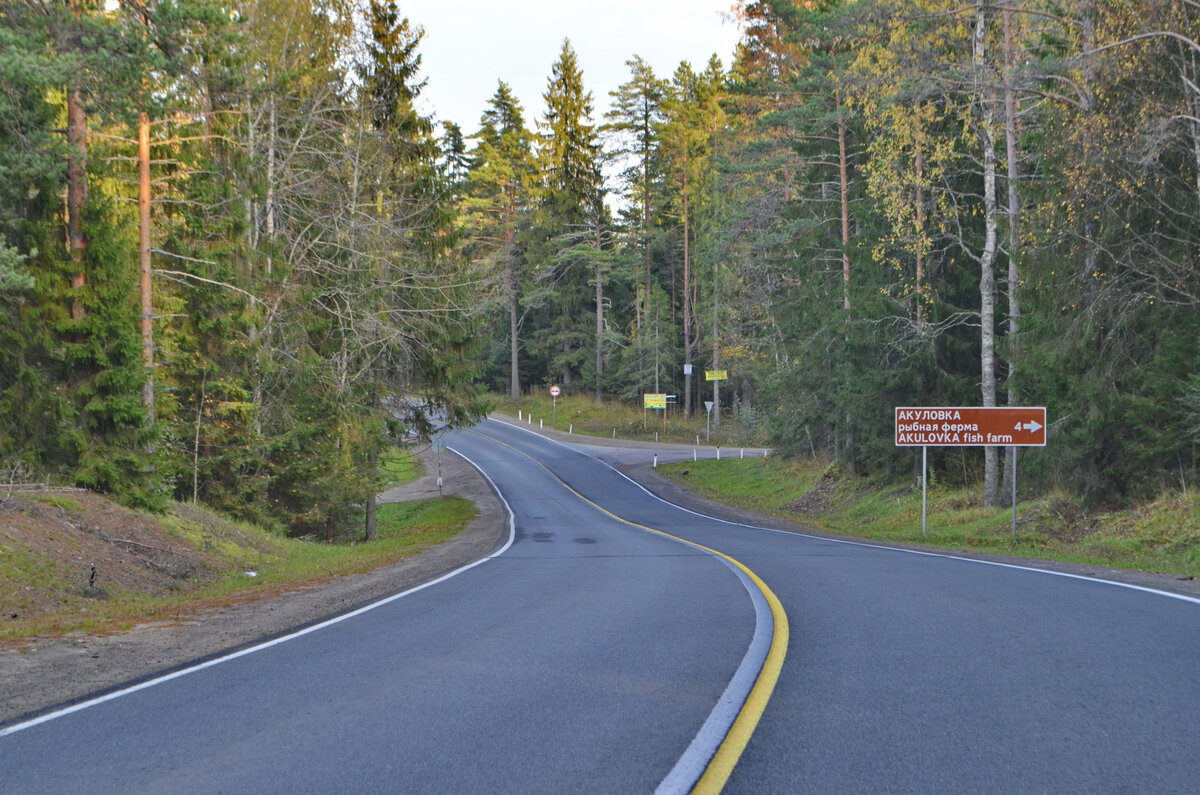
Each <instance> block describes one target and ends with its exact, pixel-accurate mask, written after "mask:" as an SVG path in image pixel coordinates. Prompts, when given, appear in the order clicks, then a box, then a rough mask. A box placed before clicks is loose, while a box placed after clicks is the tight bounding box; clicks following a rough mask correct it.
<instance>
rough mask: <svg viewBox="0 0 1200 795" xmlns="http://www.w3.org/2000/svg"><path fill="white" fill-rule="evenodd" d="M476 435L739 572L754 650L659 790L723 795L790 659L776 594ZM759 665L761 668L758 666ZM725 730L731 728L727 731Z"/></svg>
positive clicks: (736, 564) (744, 572) (736, 565)
mask: <svg viewBox="0 0 1200 795" xmlns="http://www.w3.org/2000/svg"><path fill="white" fill-rule="evenodd" d="M471 433H474V434H475V435H477V436H481V437H483V438H484V439H488V440H490V441H492V442H495V443H496V444H498V445H501V446H503V447H507V448H508V449H510V450H512V451H513V452H515V453H518V454H520V455H522V456H525V457H526V458H528V459H529V460H530V461H532V462H533V463H535V464H537V465H538V466H540V467H541V468H542V469H544V470H546V472H547V473H548V474H549V475H550V477H552V478H554V479H555V480H556V481H558V483H559V484H560V485H561V486H562V487H563V488H565V489H566V490H567V491H569V492H571V493H572V494H574V495H575V496H576V497H578V498H579V499H580V500H582V501H583V502H586V503H587V504H588V505H590V506H592V507H593V508H595V509H596V510H598V511H600V512H601V513H603V514H604V515H605V516H608V517H609V518H611V519H615V520H616V521H618V522H621V523H622V524H627V525H629V526H630V527H636V528H638V529H640V530H645V531H646V532H649V533H654V534H655V535H659V536H663V537H664V538H669V539H671V540H672V541H677V542H679V543H681V544H686V545H687V546H690V547H692V548H694V549H699V550H703V551H704V552H707V553H708V554H710V555H713V556H714V557H716V558H717V559H719V560H721V561H722V562H724V563H725V565H727V566H730V567H731V568H732V569H733V570H734V573H735V574H738V577H739V579H741V580H742V584H743V586H745V587H746V590H747V592H749V593H750V595H751V600H752V601H754V602H755V616H756V627H755V639H754V640H752V641H751V644H750V648H749V649H748V650H747V652H746V655H745V656H744V657H743V658H742V662H741V664H740V665H739V666H738V669H737V671H736V672H735V673H734V676H733V679H731V680H730V683H729V686H728V687H726V689H725V693H723V694H722V695H721V698H720V699H718V700H717V705H716V706H715V707H714V708H713V711H712V712H711V713H709V716H708V719H707V720H705V722H704V725H703V726H701V727H700V730H699V731H698V732H697V733H696V736H695V738H694V739H693V740H692V742H691V744H690V745H689V746H688V748H687V750H686V751H684V754H683V756H681V757H680V758H679V760H678V761H677V762H676V763H675V766H674V767H673V768H672V769H671V771H670V772H669V773H668V774H667V776H666V778H664V779H663V780H662V782H661V783H660V784H659V786H658V788H657V789H656V793H663V794H664V795H665V793H676V792H689V791H690V792H693V793H716V792H720V791H721V789H722V788H723V787H724V786H725V782H726V781H728V780H729V776H730V775H731V774H732V773H733V769H734V767H736V766H737V763H738V760H739V759H740V758H741V756H742V752H743V751H744V750H745V749H746V744H747V743H748V742H750V737H751V736H752V735H753V734H754V730H755V729H756V728H757V727H758V722H759V720H760V719H761V718H762V714H763V711H764V710H766V708H767V702H769V701H770V700H771V693H772V692H773V691H774V690H775V684H776V683H777V682H778V681H779V674H780V671H782V669H783V661H784V658H785V657H786V656H787V645H788V636H789V630H788V620H787V612H786V611H784V609H783V604H782V603H780V601H779V598H778V597H777V596H775V594H774V592H773V591H771V589H770V588H769V587H767V584H766V583H765V582H763V581H762V579H761V578H760V577H759V576H758V575H757V574H755V573H754V572H753V571H751V569H750V568H749V567H747V566H746V565H745V564H744V563H742V562H741V561H739V560H737V559H735V558H733V557H730V556H729V555H726V554H725V553H724V552H719V551H717V550H715V549H712V548H711V547H706V546H704V545H703V544H697V543H696V542H695V541H689V540H687V539H686V538H680V537H679V536H676V535H672V534H671V533H667V532H665V531H663V530H658V529H656V528H653V527H648V526H646V525H644V524H639V523H638V522H634V521H631V520H629V519H625V518H624V517H621V516H618V515H617V514H615V513H613V512H612V511H610V510H608V509H607V508H605V507H604V506H602V505H600V504H598V503H596V502H593V501H592V500H590V499H588V498H587V497H585V496H584V495H582V494H580V493H579V492H578V491H576V490H575V489H574V488H572V487H571V486H570V485H568V484H567V482H566V481H564V480H563V479H562V478H560V477H559V476H558V475H557V474H556V473H555V472H554V471H553V470H551V469H550V468H549V467H548V466H546V465H545V464H543V463H542V462H541V461H538V460H537V459H536V458H534V457H533V456H531V455H529V454H528V453H525V452H524V451H522V450H519V449H517V448H516V447H513V446H512V445H510V444H507V443H505V442H502V441H500V440H499V439H497V438H495V437H493V436H488V435H487V434H484V433H480V432H479V431H471ZM568 449H569V448H568ZM599 463H603V462H599ZM630 482H632V481H630ZM667 504H668V505H670V504H671V503H667ZM675 507H678V506H675ZM747 581H749V583H751V584H753V586H754V590H752V589H751V588H750V587H749V585H747ZM755 590H757V591H758V595H759V597H760V598H761V602H760V601H758V600H757V599H755ZM763 605H765V606H766V607H767V608H768V609H769V611H770V619H771V633H770V642H769V645H768V648H767V650H766V653H765V655H763V654H761V646H762V645H767V644H766V626H765V622H763V621H759V620H758V617H759V616H762V615H763V611H762V606H763ZM756 652H758V653H756ZM760 660H761V662H759V661H760ZM755 668H757V674H755V673H754V669H755ZM751 677H753V684H751V683H750V681H749V679H750V678H751ZM743 693H744V694H745V695H744V696H743V695H742V694H743ZM739 704H740V706H739ZM734 707H737V710H736V713H734V712H733V708H734ZM726 726H727V727H728V728H725V727H726Z"/></svg>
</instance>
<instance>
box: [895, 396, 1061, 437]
mask: <svg viewBox="0 0 1200 795" xmlns="http://www.w3.org/2000/svg"><path fill="white" fill-rule="evenodd" d="M896 446H897V447H1045V446H1046V409H1045V408H1044V407H1028V408H1027V407H1015V406H1001V407H995V408H992V407H983V406H973V407H947V408H942V407H912V408H908V407H906V408H897V409H896Z"/></svg>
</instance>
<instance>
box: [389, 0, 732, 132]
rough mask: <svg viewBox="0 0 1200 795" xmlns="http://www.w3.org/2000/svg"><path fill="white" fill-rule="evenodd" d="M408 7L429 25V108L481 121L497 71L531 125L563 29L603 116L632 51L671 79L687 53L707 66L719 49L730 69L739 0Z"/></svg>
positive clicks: (477, 1) (473, 123) (487, 1)
mask: <svg viewBox="0 0 1200 795" xmlns="http://www.w3.org/2000/svg"><path fill="white" fill-rule="evenodd" d="M397 5H398V6H399V8H400V13H401V14H403V15H404V16H406V17H408V19H409V20H410V21H411V22H413V23H414V24H417V25H420V26H422V27H423V28H424V29H425V38H424V39H423V40H422V42H421V45H420V47H419V52H420V53H421V58H422V60H421V67H422V68H421V73H422V75H423V76H424V77H425V78H427V79H428V81H429V82H428V85H427V86H426V87H425V90H424V91H423V92H422V94H421V100H422V104H421V110H422V111H423V112H425V113H432V114H434V115H435V116H436V117H437V119H438V121H447V120H448V121H454V122H457V123H458V124H460V125H462V128H463V132H464V133H465V134H467V135H470V134H471V133H473V132H476V131H477V129H478V127H479V117H480V114H482V113H483V109H484V107H485V106H486V104H487V101H488V100H489V99H490V98H491V97H492V95H493V94H495V93H496V83H497V80H503V81H504V82H506V83H508V84H509V85H510V86H511V87H512V89H513V92H514V93H515V94H516V96H517V98H518V99H520V101H521V105H522V107H524V109H525V121H526V123H528V125H529V126H530V128H531V129H532V128H533V126H534V121H535V120H536V119H539V118H541V115H542V112H543V110H544V103H543V102H542V93H543V92H544V91H545V89H546V81H547V80H548V79H549V77H550V67H551V66H552V65H553V64H554V62H555V60H557V58H558V53H559V50H560V49H561V48H562V41H563V39H564V38H569V39H570V40H571V46H572V47H574V49H575V52H576V54H577V55H578V57H579V66H580V68H581V69H582V70H583V81H584V87H585V88H586V89H587V90H589V91H591V92H592V100H593V102H594V106H595V120H596V121H600V119H601V117H602V116H603V114H604V111H605V110H607V109H608V106H609V96H608V93H609V92H610V91H612V90H614V89H616V87H617V86H619V85H620V84H621V83H624V82H625V81H626V80H628V79H629V67H628V66H626V65H625V61H627V60H629V59H630V58H631V57H632V56H633V55H634V54H637V55H640V56H641V57H642V59H643V60H645V61H646V62H647V63H649V64H650V65H651V66H652V67H653V68H654V72H655V74H656V75H658V76H659V77H661V78H669V77H670V76H671V74H672V73H673V72H674V71H675V67H677V66H678V65H679V62H680V61H683V60H686V61H689V62H690V63H691V64H692V66H693V67H694V68H695V69H696V70H697V71H699V70H701V69H703V68H704V65H705V64H706V63H707V62H708V59H709V57H710V56H712V55H713V54H714V53H715V54H716V55H717V57H719V58H720V59H721V63H722V64H724V65H725V67H726V68H728V67H729V65H730V62H731V60H732V56H733V52H734V47H735V46H736V44H737V40H738V31H737V25H736V24H735V23H734V22H733V21H732V20H729V19H727V17H728V9H729V8H730V6H732V5H733V0H593V2H579V0H558V2H547V0H397Z"/></svg>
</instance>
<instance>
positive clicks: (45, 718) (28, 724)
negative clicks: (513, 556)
mask: <svg viewBox="0 0 1200 795" xmlns="http://www.w3.org/2000/svg"><path fill="white" fill-rule="evenodd" d="M447 449H448V450H450V451H451V452H452V453H454V454H455V455H457V456H459V457H460V458H462V459H463V460H464V461H466V462H467V463H468V464H470V465H471V466H473V467H475V469H476V470H478V472H479V474H481V475H483V477H484V478H485V479H486V480H487V482H488V483H489V484H491V487H492V489H493V491H495V492H496V495H497V496H498V497H499V498H500V501H501V502H503V503H504V508H505V510H507V511H508V540H507V541H506V542H505V543H504V546H503V547H501V548H500V549H498V550H496V551H495V552H493V553H491V554H489V555H486V556H484V557H482V558H479V559H478V560H476V561H473V562H471V563H468V564H466V565H465V566H460V567H459V568H457V569H455V570H453V571H449V572H446V573H445V574H443V575H441V576H440V577H438V578H436V579H433V580H430V581H429V582H426V583H422V584H421V585H418V586H416V587H414V588H409V589H408V590H406V591H401V592H400V593H396V594H392V595H391V596H389V597H386V598H384V599H380V600H379V601H377V602H372V603H370V604H367V605H363V606H362V607H359V608H357V609H355V610H351V611H350V612H349V613H342V614H341V615H338V616H334V617H333V618H330V619H326V620H325V621H322V622H320V623H318V624H313V625H312V626H308V627H305V628H304V629H301V630H297V631H296V632H292V633H290V634H287V635H282V636H280V637H278V638H273V639H271V640H269V641H266V642H265V643H259V644H257V645H254V646H249V647H247V648H245V649H240V650H238V651H235V652H233V653H231V654H226V655H224V656H221V657H216V658H214V659H211V660H206V661H205V662H202V663H200V664H199V665H193V666H191V667H189V668H182V669H180V670H178V671H172V672H171V673H169V674H166V675H165V676H159V677H156V678H154V679H148V680H146V681H144V682H139V683H138V684H136V685H132V686H130V687H126V688H123V689H121V690H115V691H113V692H111V693H106V694H104V695H102V696H98V697H96V698H92V699H88V700H87V701H81V702H79V703H78V704H72V705H71V706H69V707H64V708H62V709H60V710H56V711H54V712H50V713H47V714H45V715H40V716H38V717H36V718H32V719H30V720H27V721H25V722H23V723H16V724H13V725H12V726H8V727H5V728H0V737H7V736H8V735H10V734H16V733H17V732H19V731H24V730H25V729H32V728H33V727H34V726H40V725H41V724H43V723H49V722H50V721H52V720H56V719H58V718H62V717H65V716H67V715H70V714H72V713H75V712H80V711H82V710H85V709H88V708H89V707H95V706H98V705H100V704H103V703H105V702H106V701H113V700H115V699H118V698H121V697H122V696H128V695H130V694H132V693H136V692H138V691H139V690H146V689H147V688H151V687H154V686H155V685H161V684H164V683H166V682H170V681H171V680H172V679H179V678H180V677H184V676H187V675H188V674H194V673H196V672H197V671H203V670H204V669H205V668H212V667H213V666H215V665H220V664H221V663H226V662H229V661H230V660H236V659H237V658H239V657H245V656H246V655H248V654H253V653H254V652H258V651H263V650H264V649H269V648H271V647H273V646H278V645H280V644H281V643H286V642H287V641H289V640H295V639H296V638H299V637H303V636H304V635H307V634H309V633H311V632H316V631H317V630H320V629H325V628H326V627H330V626H333V625H334V624H339V623H341V622H343V621H347V620H349V619H351V618H355V617H356V616H360V615H362V614H363V613H366V612H369V611H371V610H374V609H376V608H377V607H383V606H384V605H386V604H391V603H392V602H395V601H396V600H397V599H403V598H404V597H406V596H409V595H411V594H414V593H417V592H418V591H423V590H425V589H426V588H431V587H433V586H434V585H437V584H439V583H442V582H445V581H446V580H448V579H450V578H451V577H457V576H458V575H459V574H462V573H463V572H465V571H467V570H469V569H473V568H475V567H476V566H480V565H482V564H484V563H487V562H488V561H489V560H492V559H493V558H496V557H499V556H500V555H503V554H504V553H505V552H506V551H507V550H508V548H509V547H511V546H512V544H513V541H514V540H515V538H516V516H515V515H514V514H513V510H512V507H511V506H509V504H508V500H506V499H504V495H503V494H501V493H500V490H499V489H498V488H496V484H495V483H494V482H493V481H492V479H491V478H489V477H488V476H487V473H486V472H484V471H483V470H482V469H480V468H479V466H478V465H477V464H476V463H475V462H474V461H472V460H471V459H469V458H467V457H466V456H465V455H463V454H462V453H460V452H458V451H457V450H454V449H453V448H447Z"/></svg>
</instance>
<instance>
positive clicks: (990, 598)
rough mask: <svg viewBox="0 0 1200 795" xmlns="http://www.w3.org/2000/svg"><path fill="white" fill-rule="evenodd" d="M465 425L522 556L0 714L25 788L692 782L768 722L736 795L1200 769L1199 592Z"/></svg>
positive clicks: (645, 788) (576, 788)
mask: <svg viewBox="0 0 1200 795" xmlns="http://www.w3.org/2000/svg"><path fill="white" fill-rule="evenodd" d="M446 442H447V444H448V446H449V447H451V448H452V449H454V450H456V451H458V452H460V453H461V454H462V455H464V456H465V457H467V458H468V459H469V460H471V461H472V462H474V463H475V464H476V465H477V466H478V467H479V468H480V469H481V470H482V471H483V472H485V473H486V474H487V475H488V476H489V477H490V478H491V479H492V481H493V482H494V483H495V485H496V487H497V488H498V490H499V491H500V493H501V494H502V495H503V496H504V498H505V499H506V501H507V503H508V505H509V506H511V511H512V517H513V537H512V541H511V544H510V545H508V546H506V547H504V548H503V549H501V550H498V551H497V553H496V554H494V555H492V556H490V557H489V558H487V559H485V560H484V561H482V562H481V563H480V564H479V565H475V566H473V567H471V568H469V569H467V570H465V571H461V572H460V573H457V574H455V575H454V576H450V577H447V578H445V579H443V580H441V581H438V582H435V583H432V584H429V585H428V586H426V587H423V588H421V589H419V590H416V591H413V592H408V593H406V594H404V595H400V596H398V597H397V598H394V599H392V600H390V601H388V602H386V603H383V604H379V605H378V606H375V607H373V608H371V609H368V610H365V611H363V612H360V613H358V614H356V615H353V616H349V617H346V618H345V619H344V620H339V621H337V622H334V623H331V624H329V625H327V626H320V627H315V628H310V629H309V631H306V632H305V633H304V634H301V635H298V636H296V637H290V638H283V639H278V640H277V641H276V642H273V643H272V644H270V645H268V646H266V647H264V648H260V649H247V650H244V652H243V653H240V654H239V655H238V656H235V657H232V658H229V659H222V660H214V661H210V663H209V664H207V665H206V666H204V667H202V668H200V669H197V670H183V671H179V672H176V674H175V675H174V676H173V678H170V679H168V680H166V681H156V682H150V683H144V684H145V686H143V687H140V688H139V689H134V690H132V691H131V692H127V693H123V694H112V695H111V696H110V697H107V698H106V699H104V700H102V701H99V702H98V703H94V704H91V705H88V706H86V707H83V708H79V707H80V706H82V705H77V706H76V707H75V708H72V709H71V710H70V711H67V712H65V713H64V714H62V715H60V716H57V717H51V716H45V717H44V718H43V719H40V720H39V721H37V722H34V723H32V724H23V725H17V726H10V727H8V728H6V729H3V730H0V791H3V792H64V791H88V792H139V791H141V792H184V791H186V792H196V791H239V792H240V791H256V792H258V791H261V792H297V791H304V792H327V791H349V790H355V791H366V792H396V791H404V792H564V791H569V792H651V791H654V790H655V788H657V787H661V788H662V789H663V791H673V790H677V789H680V788H683V789H686V787H687V786H690V782H691V781H692V780H694V778H695V777H696V776H699V775H701V774H707V775H709V776H710V778H709V779H706V780H708V781H711V780H713V779H712V778H711V776H713V775H714V766H713V765H710V764H709V757H710V756H711V754H712V752H713V751H714V750H715V749H716V747H717V746H718V745H720V743H721V741H722V740H724V739H726V732H727V731H728V730H729V727H730V726H731V725H732V726H734V732H735V733H736V732H737V731H738V727H739V726H740V727H742V728H744V727H745V726H746V725H747V722H749V723H750V724H753V725H752V728H753V733H752V734H750V735H748V736H747V737H746V738H744V739H748V742H747V744H746V745H745V749H744V751H742V752H741V753H740V757H737V758H735V759H734V760H733V761H735V762H736V766H733V765H729V769H727V770H724V771H717V773H719V775H720V778H721V780H723V777H724V775H726V774H729V778H728V781H727V784H726V791H728V792H760V793H761V792H781V793H783V792H845V791H863V790H889V791H920V792H962V791H968V790H971V791H979V790H985V791H1012V792H1018V791H1020V792H1024V791H1030V790H1037V791H1085V790H1087V791H1115V790H1137V791H1143V792H1145V791H1155V792H1167V791H1184V790H1187V791H1192V790H1193V789H1194V786H1195V782H1196V781H1198V780H1200V740H1197V739H1196V734H1195V731H1194V725H1193V722H1194V716H1195V715H1196V714H1197V708H1198V707H1200V685H1198V684H1197V681H1198V677H1197V674H1200V604H1197V602H1196V601H1195V600H1193V599H1189V598H1186V597H1172V596H1170V595H1165V594H1159V593H1152V592H1148V591H1145V590H1137V589H1132V588H1127V587H1118V586H1116V585H1111V584H1106V583H1101V582H1096V581H1092V580H1085V579H1082V578H1070V577H1064V576H1059V575H1053V574H1048V573H1044V572H1038V571H1033V570H1027V569H1020V568H1013V567H1004V566H997V565H990V564H986V563H981V562H977V561H967V560H961V559H956V558H953V557H947V556H939V555H928V554H920V553H913V552H907V551H897V550H890V549H884V548H880V547H876V546H867V545H857V544H853V543H845V542H839V541H832V540H828V539H820V538H812V537H807V536H804V535H798V534H794V533H785V532H777V531H770V530H763V529H758V528H752V527H747V526H742V525H734V524H729V523H727V522H721V521H717V520H713V519H709V518H706V517H703V516H700V515H697V514H694V513H690V512H687V511H683V510H681V509H679V508H676V507H674V506H670V505H668V504H666V503H664V502H662V501H660V500H658V499H657V498H654V497H653V496H651V495H650V494H649V493H648V492H646V491H644V490H643V489H641V487H639V486H637V485H636V484H634V483H632V482H631V481H629V480H628V479H626V478H625V477H624V476H622V475H621V474H620V473H618V472H616V471H615V470H613V469H612V468H610V467H609V466H607V465H606V464H605V463H603V462H602V461H600V460H598V459H597V458H595V457H592V456H591V455H587V454H584V453H583V452H580V451H579V450H576V449H572V448H571V447H568V446H566V445H563V444H560V443H557V442H553V441H549V440H546V439H543V438H542V437H540V436H538V435H536V434H533V433H531V432H529V431H528V430H527V429H522V428H517V427H513V426H511V425H507V424H504V423H500V422H496V421H488V422H486V423H484V424H483V425H482V426H481V427H480V428H479V429H478V430H477V432H455V433H453V434H450V435H449V436H448V437H447V440H446ZM588 452H590V453H593V454H595V455H606V453H605V452H603V451H596V450H589V451H588ZM607 455H614V456H615V455H617V454H616V453H608V454H607ZM655 531H658V532H655ZM664 534H669V535H664ZM671 536H674V537H671ZM677 539H681V540H677ZM708 550H713V551H708ZM716 553H720V554H716ZM758 583H761V587H760V585H759V584H758ZM771 598H777V599H778V607H779V609H780V610H781V611H782V613H783V616H782V620H779V619H780V617H779V616H776V615H774V614H773V612H772V610H771V609H770V607H771V601H770V600H771ZM781 633H782V634H781ZM780 637H782V638H783V639H784V641H785V647H784V648H781V649H779V650H778V651H779V652H780V653H779V654H775V655H773V656H772V654H771V653H769V652H768V650H767V647H768V646H769V645H770V642H771V640H772V639H775V640H776V641H777V642H778V640H779V638H780ZM784 650H786V655H785V654H783V651H784ZM776 677H777V680H776ZM764 682H767V684H768V685H769V687H767V688H766V689H767V690H770V694H769V695H770V697H769V699H767V700H765V701H763V702H762V703H759V704H758V705H757V707H756V706H755V705H754V703H753V702H754V701H755V698H754V697H753V696H752V698H751V702H752V703H751V704H750V705H749V706H746V707H743V705H742V699H743V698H744V696H745V694H746V693H747V692H756V693H758V694H759V695H761V694H762V693H763V683H764ZM756 687H757V688H758V690H754V688H756ZM772 688H773V689H772ZM731 698H735V700H736V703H735V704H733V705H732V707H731V705H730V699H731ZM760 713H761V714H760ZM721 758H722V756H721V755H720V754H718V759H721ZM698 759H699V762H697V760H698ZM725 760H726V762H728V759H727V755H726V757H725Z"/></svg>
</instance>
